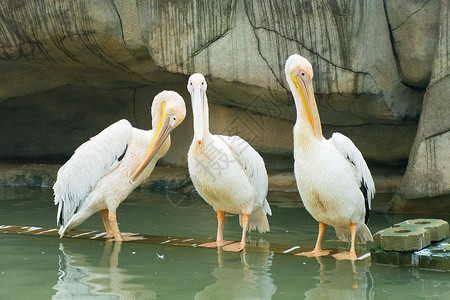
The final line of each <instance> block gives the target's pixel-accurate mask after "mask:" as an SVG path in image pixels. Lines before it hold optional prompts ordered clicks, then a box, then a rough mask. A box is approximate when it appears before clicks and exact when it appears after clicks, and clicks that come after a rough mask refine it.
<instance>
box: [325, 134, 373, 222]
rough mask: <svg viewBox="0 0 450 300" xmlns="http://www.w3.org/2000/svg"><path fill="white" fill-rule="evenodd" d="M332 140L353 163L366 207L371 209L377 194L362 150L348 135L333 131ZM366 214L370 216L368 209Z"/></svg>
mask: <svg viewBox="0 0 450 300" xmlns="http://www.w3.org/2000/svg"><path fill="white" fill-rule="evenodd" d="M331 141H332V142H333V144H334V146H335V147H336V148H337V149H338V150H339V151H341V152H342V154H343V155H344V157H346V158H347V160H348V161H349V162H350V163H351V164H352V165H353V169H354V172H355V178H356V180H357V181H358V182H359V184H360V189H361V192H362V193H363V195H364V198H365V199H366V208H368V209H370V207H371V203H372V199H373V197H374V195H375V184H374V182H373V179H372V175H371V174H370V170H369V167H367V164H366V161H365V160H364V158H363V156H362V154H361V152H360V151H359V150H358V148H356V146H355V144H353V142H352V141H351V140H350V139H349V138H348V137H346V136H345V135H343V134H340V133H338V132H335V133H333V135H332V137H331ZM366 214H367V216H368V211H366Z"/></svg>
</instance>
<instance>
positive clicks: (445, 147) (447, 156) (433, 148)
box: [392, 0, 450, 210]
mask: <svg viewBox="0 0 450 300" xmlns="http://www.w3.org/2000/svg"><path fill="white" fill-rule="evenodd" d="M448 8H449V3H448V1H445V0H442V1H440V17H439V28H440V29H439V40H438V45H437V48H436V53H435V56H434V63H433V69H432V78H431V84H430V86H429V87H428V90H427V92H426V94H425V97H424V102H423V106H422V113H421V116H420V121H419V128H418V130H417V135H416V137H415V140H414V144H413V146H412V149H411V153H410V155H409V163H408V168H407V170H406V173H405V176H404V177H403V180H402V182H401V186H400V188H399V190H398V193H397V194H396V197H395V198H394V199H393V201H392V208H393V209H394V210H398V209H399V208H400V209H402V208H403V207H405V205H406V202H407V200H410V199H427V198H428V199H429V198H436V199H438V200H439V202H443V203H445V205H444V208H445V207H446V208H447V209H448V207H449V206H450V172H449V169H450V151H449V149H450V148H449V147H450V118H449V115H448V112H449V111H450V101H449V100H448V95H449V94H450V76H449V75H450V63H449V61H450V51H449V49H450V43H449V40H450V31H449V28H448V24H449V20H450V16H449V14H448ZM406 206H407V205H406Z"/></svg>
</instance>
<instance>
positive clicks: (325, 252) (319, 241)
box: [295, 222, 330, 257]
mask: <svg viewBox="0 0 450 300" xmlns="http://www.w3.org/2000/svg"><path fill="white" fill-rule="evenodd" d="M326 226H327V225H326V224H325V223H323V222H319V235H318V236H317V242H316V246H315V247H314V250H313V251H310V252H301V253H297V254H295V255H302V256H307V257H319V256H325V255H328V254H330V250H322V239H323V235H324V234H325V229H326Z"/></svg>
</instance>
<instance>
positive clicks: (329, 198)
mask: <svg viewBox="0 0 450 300" xmlns="http://www.w3.org/2000/svg"><path fill="white" fill-rule="evenodd" d="M285 72H286V80H287V82H288V83H289V87H290V89H291V91H292V94H293V96H294V100H295V107H296V108H297V121H296V123H295V126H294V159H295V165H294V171H295V178H296V181H297V187H298V190H299V192H300V196H301V198H302V200H303V203H304V205H305V207H306V209H307V210H308V212H309V213H310V214H311V215H312V216H313V217H314V219H316V220H317V221H318V222H319V236H318V238H317V243H316V246H315V248H314V250H313V251H312V252H304V253H302V254H303V255H306V256H322V255H328V254H329V251H324V250H322V246H321V242H322V238H323V235H324V233H325V226H326V224H328V225H332V226H334V228H335V230H336V235H337V236H338V238H339V239H341V240H349V238H350V241H351V248H350V252H345V253H339V254H335V255H333V256H334V257H335V258H337V259H350V260H355V259H356V253H355V239H356V241H357V242H362V243H365V242H366V241H367V240H369V241H372V240H373V238H372V234H371V232H370V230H369V228H368V227H367V226H366V224H365V223H367V221H368V217H369V210H370V204H371V200H372V198H373V196H374V194H375V185H374V183H373V179H372V176H371V174H370V171H369V168H368V167H367V164H366V162H365V161H364V158H363V156H362V155H361V152H359V150H358V148H356V146H355V145H354V144H353V143H352V141H351V140H350V139H349V138H347V137H346V136H344V135H342V134H340V133H333V135H332V137H331V138H330V139H328V140H327V139H325V138H324V137H323V136H322V127H321V123H320V118H319V113H318V110H317V106H316V100H315V98H314V91H313V86H312V79H313V69H312V66H311V64H310V63H309V61H308V60H307V59H305V58H304V57H302V56H300V55H292V56H290V57H289V58H288V59H287V61H286V66H285Z"/></svg>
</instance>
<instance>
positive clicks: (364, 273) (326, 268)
mask: <svg viewBox="0 0 450 300" xmlns="http://www.w3.org/2000/svg"><path fill="white" fill-rule="evenodd" d="M316 259H317V261H318V263H319V266H320V267H319V275H318V276H317V277H314V278H315V279H317V280H318V281H319V282H318V283H317V284H316V287H315V288H313V289H310V290H309V291H307V292H306V293H305V298H306V299H374V292H373V291H374V285H373V279H372V276H371V274H370V265H371V263H370V258H369V259H364V260H360V261H359V260H358V261H344V260H342V261H340V260H335V259H330V258H327V257H317V258H316Z"/></svg>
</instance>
